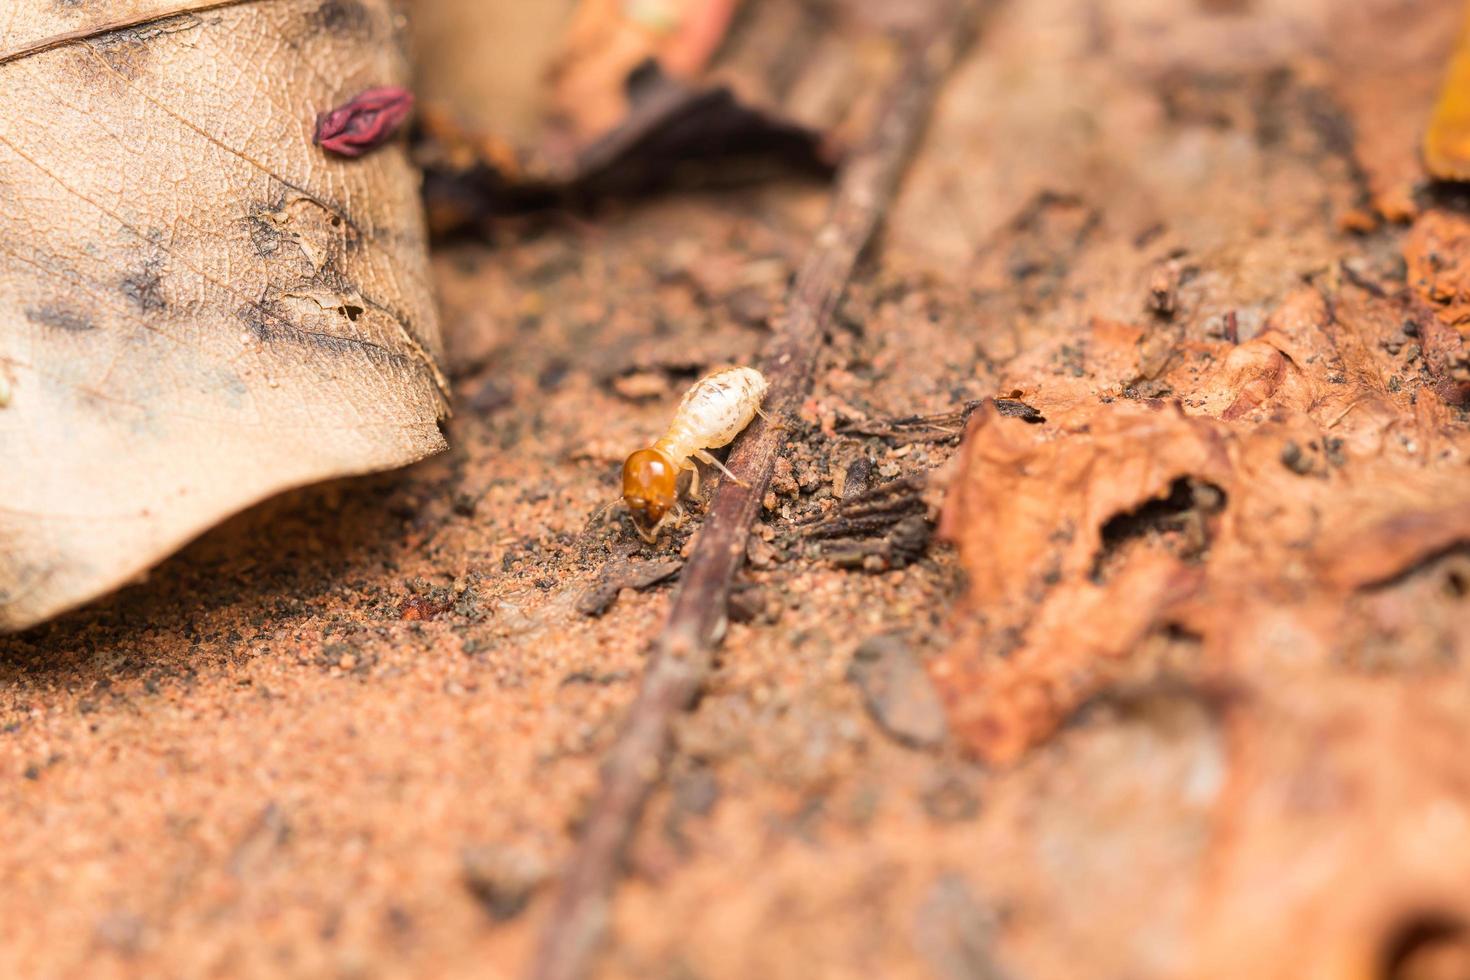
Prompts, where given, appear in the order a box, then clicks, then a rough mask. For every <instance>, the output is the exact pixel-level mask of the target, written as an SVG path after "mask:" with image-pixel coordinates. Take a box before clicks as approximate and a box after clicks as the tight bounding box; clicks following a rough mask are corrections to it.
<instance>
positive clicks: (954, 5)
mask: <svg viewBox="0 0 1470 980" xmlns="http://www.w3.org/2000/svg"><path fill="white" fill-rule="evenodd" d="M936 11H937V13H936V17H935V19H934V21H933V22H932V24H931V26H930V28H929V30H927V31H926V32H925V33H924V34H923V35H922V36H919V37H917V38H916V39H915V41H914V42H913V44H912V47H911V48H910V52H909V55H908V57H907V58H906V59H905V63H904V65H903V66H902V67H901V69H900V70H899V74H898V75H897V77H896V78H895V80H894V81H893V83H892V84H891V85H890V87H889V90H888V92H887V93H886V98H885V99H884V102H883V105H882V107H881V108H880V109H879V111H878V115H877V118H876V120H875V122H874V125H873V128H872V130H871V131H870V133H869V135H868V138H867V140H866V141H865V143H864V144H863V145H862V146H861V147H860V148H858V149H857V150H855V151H854V153H853V154H852V156H851V158H850V159H849V160H847V162H846V163H845V164H844V165H843V167H842V169H841V171H840V174H839V176H838V182H837V187H836V190H835V192H834V196H833V201H832V206H831V210H830V212H829V213H828V216H827V220H826V222H825V223H824V224H823V226H822V228H821V230H820V231H819V232H818V233H817V237H816V240H815V243H814V244H813V246H812V249H811V251H810V252H809V253H808V255H807V257H806V260H805V262H804V263H803V265H802V267H801V270H800V272H799V273H798V275H797V278H796V282H795V284H794V285H793V286H792V289H791V292H790V295H789V296H788V297H787V306H786V310H785V312H784V313H783V314H782V315H781V317H780V318H779V319H778V321H777V323H776V333H775V336H774V337H773V338H772V340H771V344H770V346H769V348H768V350H767V352H766V357H765V359H764V363H763V364H762V367H763V368H764V370H765V373H766V377H767V378H768V379H769V381H770V382H771V388H770V391H769V392H768V394H767V396H766V401H765V407H766V411H767V413H768V414H769V415H770V417H771V419H772V420H775V424H772V423H769V422H764V421H757V422H755V423H754V424H753V425H751V426H750V428H748V429H747V430H746V431H745V432H744V433H743V434H742V435H741V436H740V438H738V439H737V440H736V442H735V445H734V447H733V449H732V450H731V453H730V457H729V460H728V465H729V467H730V469H731V470H732V471H734V472H735V473H736V474H738V475H739V476H740V477H741V478H742V479H743V480H745V481H746V483H747V485H746V486H742V485H740V484H737V483H734V482H731V481H727V480H721V481H720V485H719V488H718V489H717V490H716V492H715V494H714V499H713V500H712V502H711V503H710V507H709V512H708V517H707V518H706V519H705V523H704V527H703V528H702V529H701V531H700V533H699V539H698V541H697V542H696V543H695V547H694V551H693V553H692V554H691V555H690V558H689V562H688V564H686V565H685V566H684V571H683V574H682V576H681V578H680V582H679V588H678V591H677V593H676V594H675V596H674V600H673V607H672V609H671V611H670V613H669V620H668V623H667V624H666V626H665V627H664V630H663V632H662V633H661V634H660V635H659V637H658V639H657V640H656V641H655V643H654V646H653V650H652V652H651V654H650V657H649V661H648V667H647V668H646V670H645V672H644V675H643V684H642V687H641V689H640V690H639V692H638V696H637V699H636V700H635V701H634V702H633V705H632V707H631V708H630V709H629V713H628V719H627V723H626V727H625V728H624V729H623V731H622V733H621V734H620V736H619V737H618V741H617V743H616V744H615V745H614V746H613V747H612V749H611V751H610V752H609V754H608V756H607V758H606V759H605V760H604V763H603V774H602V786H601V789H600V791H599V793H598V796H597V798H596V800H595V801H594V802H593V805H592V808H591V810H590V811H589V814H588V817H587V820H586V823H585V824H584V827H583V833H582V839H581V841H580V842H579V845H578V847H577V849H576V851H575V853H574V854H573V856H572V859H571V862H570V864H569V865H568V867H567V868H566V870H565V873H564V874H563V875H562V878H561V882H560V887H559V890H558V893H557V895H556V899H555V904H554V906H553V908H552V910H551V919H550V921H549V922H548V925H547V929H546V932H545V934H544V935H543V936H542V942H541V946H540V948H539V949H538V951H537V955H536V959H535V961H534V962H533V964H532V968H531V971H530V976H531V977H533V978H535V980H576V978H580V977H584V976H586V975H587V973H588V971H589V970H590V968H591V966H592V962H593V958H594V956H595V955H596V953H597V950H598V947H599V945H600V944H601V940H602V936H603V932H604V931H605V929H606V926H607V918H608V906H609V902H610V899H611V894H612V890H613V886H614V884H615V883H616V879H617V876H618V874H619V871H620V869H621V866H622V859H623V852H624V850H625V848H626V846H627V843H628V840H629V838H630V836H631V835H632V832H633V830H634V828H635V827H636V825H637V822H638V818H639V816H640V814H641V812H642V810H643V805H644V803H645V802H646V801H647V799H648V796H649V793H650V792H652V790H653V788H654V786H655V785H656V784H657V782H658V780H659V778H660V775H661V769H662V763H663V758H664V754H665V752H666V750H667V748H668V744H669V733H670V730H671V726H672V724H673V721H674V719H675V718H676V717H677V715H678V714H679V713H680V712H681V711H684V710H686V709H687V708H688V707H689V705H690V704H691V703H692V702H693V701H694V699H695V697H696V696H697V695H698V693H699V689H700V687H701V686H702V685H703V684H704V682H705V679H706V677H707V676H708V675H709V672H710V667H711V662H712V654H713V649H714V646H715V644H716V643H718V642H719V640H720V638H721V636H722V635H723V633H724V630H725V625H726V610H727V604H728V600H729V597H730V588H731V584H732V582H733V580H734V577H735V573H736V572H737V571H738V570H739V568H740V564H741V562H742V561H743V560H744V557H745V545H746V539H747V537H748V536H749V533H750V526H751V523H752V522H753V521H754V520H755V518H756V516H757V514H758V512H759V509H760V501H761V498H762V497H763V496H764V494H765V491H766V486H767V484H768V483H769V482H770V479H771V474H772V472H773V471H774V469H775V465H776V457H777V455H778V454H779V452H780V449H781V444H782V441H783V438H784V434H785V431H786V430H785V429H784V428H783V427H782V426H781V425H780V423H779V420H781V419H787V418H791V417H792V416H794V415H795V413H796V412H797V410H798V409H799V407H800V405H801V402H802V399H803V398H805V397H806V394H807V391H808V390H809V389H810V387H811V379H812V371H813V368H814V366H815V364H816V361H817V356H818V354H819V353H820V352H821V348H822V344H823V343H824V341H825V338H826V335H827V331H828V327H829V326H830V323H831V319H832V315H833V313H834V312H835V311H836V309H837V307H838V305H839V304H840V303H841V301H842V298H843V295H844V293H845V292H846V289H847V284H848V281H849V279H850V278H851V276H852V273H853V269H854V268H855V267H856V265H857V262H858V258H859V256H860V255H861V254H862V252H863V250H864V249H865V248H866V247H867V245H868V243H869V242H870V241H871V240H872V238H873V236H874V234H875V232H876V231H877V229H878V227H879V225H880V224H881V223H882V220H883V216H884V213H885V212H886V211H887V209H888V205H889V203H890V201H891V200H892V198H893V194H894V190H895V189H896V187H897V185H898V180H899V177H900V176H901V174H902V173H903V170H904V167H905V164H906V163H907V161H908V158H909V155H910V153H911V151H912V149H913V146H914V143H915V142H916V140H917V138H918V135H919V133H920V131H921V130H922V128H923V125H924V122H925V120H926V118H927V116H928V113H929V109H930V107H931V106H932V104H933V102H934V98H935V95H936V93H937V91H938V89H939V85H940V82H941V81H942V80H943V78H944V76H945V75H946V74H947V73H948V71H949V69H950V67H951V66H952V65H953V64H954V61H955V59H956V57H957V55H958V52H959V50H960V48H961V46H962V44H963V42H964V41H965V40H967V39H968V35H969V28H970V26H971V24H972V20H973V15H974V4H973V2H971V0H952V2H943V3H940V4H939V5H938V6H937V8H936Z"/></svg>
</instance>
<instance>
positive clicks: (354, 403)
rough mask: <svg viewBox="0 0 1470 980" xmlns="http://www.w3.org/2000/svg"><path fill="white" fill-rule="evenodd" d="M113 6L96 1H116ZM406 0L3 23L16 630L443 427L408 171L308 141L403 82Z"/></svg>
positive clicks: (10, 542)
mask: <svg viewBox="0 0 1470 980" xmlns="http://www.w3.org/2000/svg"><path fill="white" fill-rule="evenodd" d="M104 8H105V9H104ZM400 21H401V18H400V15H399V13H398V11H397V10H396V8H395V7H394V6H393V5H392V4H391V3H390V2H389V0H262V2H254V3H222V2H210V3H194V4H184V3H178V2H162V0H132V2H125V3H113V4H105V5H104V4H83V5H75V4H54V3H43V2H39V0H19V2H17V3H13V4H10V5H8V6H7V8H6V14H5V16H4V17H3V18H0V23H3V27H0V103H3V104H4V105H5V107H6V109H5V111H4V112H3V113H0V198H3V200H4V201H5V206H4V208H3V210H0V377H3V378H4V381H5V385H6V387H8V389H9V391H10V397H9V399H8V404H6V405H5V406H4V407H3V408H0V459H3V461H4V466H3V469H0V629H16V628H21V627H25V626H27V625H30V624H32V623H35V622H38V621H40V620H42V619H45V618H46V617H48V616H52V615H54V614H56V613H58V612H60V611H61V610H63V609H66V608H68V607H71V606H74V605H76V604H78V603H80V602H83V601H85V600H87V599H89V598H91V597H93V596H96V595H99V594H101V593H103V592H106V591H108V590H110V589H113V588H115V587H117V586H119V585H121V584H122V583H124V582H126V581H127V580H128V579H130V578H132V577H133V576H135V575H137V574H138V573H139V572H141V571H143V570H144V569H146V568H147V567H149V566H150V565H152V564H153V563H154V562H156V561H158V560H159V559H160V558H162V557H163V556H164V555H166V554H168V553H169V552H170V551H172V550H174V549H175V548H177V547H178V546H179V545H180V544H182V543H183V542H184V541H186V540H188V539H189V538H191V537H193V536H194V535H196V534H198V533H199V532H200V531H202V530H203V529H204V528H206V527H208V526H209V525H211V524H213V523H214V522H216V521H217V520H219V519H220V518H221V517H223V516H225V515H227V514H229V513H232V512H234V511H237V510H239V509H241V508H243V507H245V506H247V505H249V504H251V503H253V502H255V501H257V500H260V499H261V498H263V497H266V496H268V495H270V494H273V493H276V492H278V491H280V490H282V489H284V488H287V487H292V486H297V485H300V484H305V483H309V482H312V481H316V480H321V479H325V478H328V477H333V476H338V475H343V474H351V473H362V472H367V471H371V470H378V469H384V468H387V467H393V466H399V465H402V464H405V463H408V462H411V461H413V460H416V459H419V458H421V457H423V456H426V455H428V454H430V453H433V452H436V451H438V450H440V449H442V448H443V446H444V441H443V438H442V436H441V435H440V432H439V429H438V426H437V422H438V421H439V419H440V418H441V417H442V416H443V414H444V411H445V401H444V397H443V394H442V386H443V378H442V376H441V374H440V372H439V368H438V366H437V364H436V360H437V358H438V357H439V353H440V341H439V334H438V325H437V321H436V314H435V311H434V307H433V305H432V302H431V297H430V295H429V289H428V285H427V268H426V263H427V253H426V248H425V239H424V231H423V227H422V219H421V217H420V207H419V202H418V199H417V181H416V179H415V177H414V174H413V172H412V170H411V168H410V166H409V164H408V161H407V159H406V156H405V154H404V153H403V151H402V150H401V148H399V147H397V146H388V147H384V148H383V149H381V150H380V151H379V152H377V153H375V154H373V155H372V156H370V157H368V158H365V159H362V160H357V161H340V160H335V159H331V158H329V157H328V156H327V155H325V154H323V153H322V152H321V150H320V149H318V148H317V147H314V146H312V127H313V124H314V122H315V120H316V115H317V113H318V112H319V111H321V110H322V109H323V108H326V107H330V106H334V105H338V104H340V103H342V102H343V101H345V100H346V99H347V98H349V97H351V96H352V95H354V94H355V93H357V92H360V91H362V90H364V89H368V88H373V87H376V86H383V85H393V84H401V83H402V82H403V81H404V79H405V76H406V63H405V59H404V57H403V50H402V44H401V39H400V38H399V31H400Z"/></svg>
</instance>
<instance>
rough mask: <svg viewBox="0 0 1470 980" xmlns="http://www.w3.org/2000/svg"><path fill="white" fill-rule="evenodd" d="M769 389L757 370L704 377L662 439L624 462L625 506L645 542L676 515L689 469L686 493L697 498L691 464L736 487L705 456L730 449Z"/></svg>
mask: <svg viewBox="0 0 1470 980" xmlns="http://www.w3.org/2000/svg"><path fill="white" fill-rule="evenodd" d="M769 387H770V384H769V383H768V382H767V381H766V379H765V376H764V375H763V374H761V373H760V372H759V371H757V370H756V369H755V368H746V367H732V368H724V369H722V370H719V371H716V372H714V373H713V374H708V375H705V376H704V377H703V378H700V379H699V380H698V381H696V382H695V383H694V385H693V386H692V387H691V388H690V389H689V390H688V391H687V392H685V394H684V399H683V401H681V402H679V407H678V408H677V409H676V410H675V411H674V419H673V421H672V422H670V423H669V428H668V431H667V432H665V433H664V437H663V438H662V439H660V440H659V441H658V442H655V443H654V444H653V445H652V446H649V447H648V448H647V449H640V450H638V451H637V452H635V453H633V454H632V455H631V456H629V457H628V459H627V461H626V462H625V463H623V503H625V504H627V505H628V511H629V512H630V513H631V514H632V515H633V526H634V527H635V528H637V530H638V533H639V535H641V536H642V538H643V540H645V541H647V542H649V543H650V544H651V543H653V542H654V541H656V540H657V539H658V530H659V528H660V527H662V526H663V523H664V521H665V520H667V519H668V517H669V515H670V514H678V513H679V512H680V505H679V474H680V472H682V471H685V470H687V471H688V472H689V474H690V477H689V493H690V495H691V496H697V495H698V494H699V469H698V468H697V467H696V466H695V465H694V461H695V460H699V461H700V462H701V463H708V464H710V465H712V466H714V467H716V468H718V469H719V470H720V472H721V473H724V474H725V475H726V476H727V477H729V478H730V479H732V480H734V481H735V482H736V483H742V485H743V482H742V481H741V480H740V478H739V477H737V476H736V475H735V474H734V473H731V472H730V471H729V470H728V469H726V468H725V464H724V463H721V462H720V461H719V460H718V459H715V458H714V457H713V456H711V455H710V454H709V452H708V450H710V449H719V448H720V447H721V446H725V445H729V443H730V441H731V440H732V439H734V438H735V437H736V436H737V435H739V434H740V432H741V431H742V430H743V429H744V428H745V427H746V426H747V425H749V424H750V421H751V419H753V418H755V417H756V416H757V415H760V416H761V417H762V418H764V417H765V413H764V412H762V411H761V400H762V399H763V398H765V397H766V389H767V388H769Z"/></svg>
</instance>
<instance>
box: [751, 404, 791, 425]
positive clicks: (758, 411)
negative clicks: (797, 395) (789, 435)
mask: <svg viewBox="0 0 1470 980" xmlns="http://www.w3.org/2000/svg"><path fill="white" fill-rule="evenodd" d="M755 414H757V415H759V416H760V417H761V421H762V422H764V423H766V425H769V426H770V427H771V428H773V429H785V428H786V420H785V419H777V418H772V417H771V416H770V415H769V414H768V413H767V412H766V410H765V409H763V408H758V409H756V410H755Z"/></svg>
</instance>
